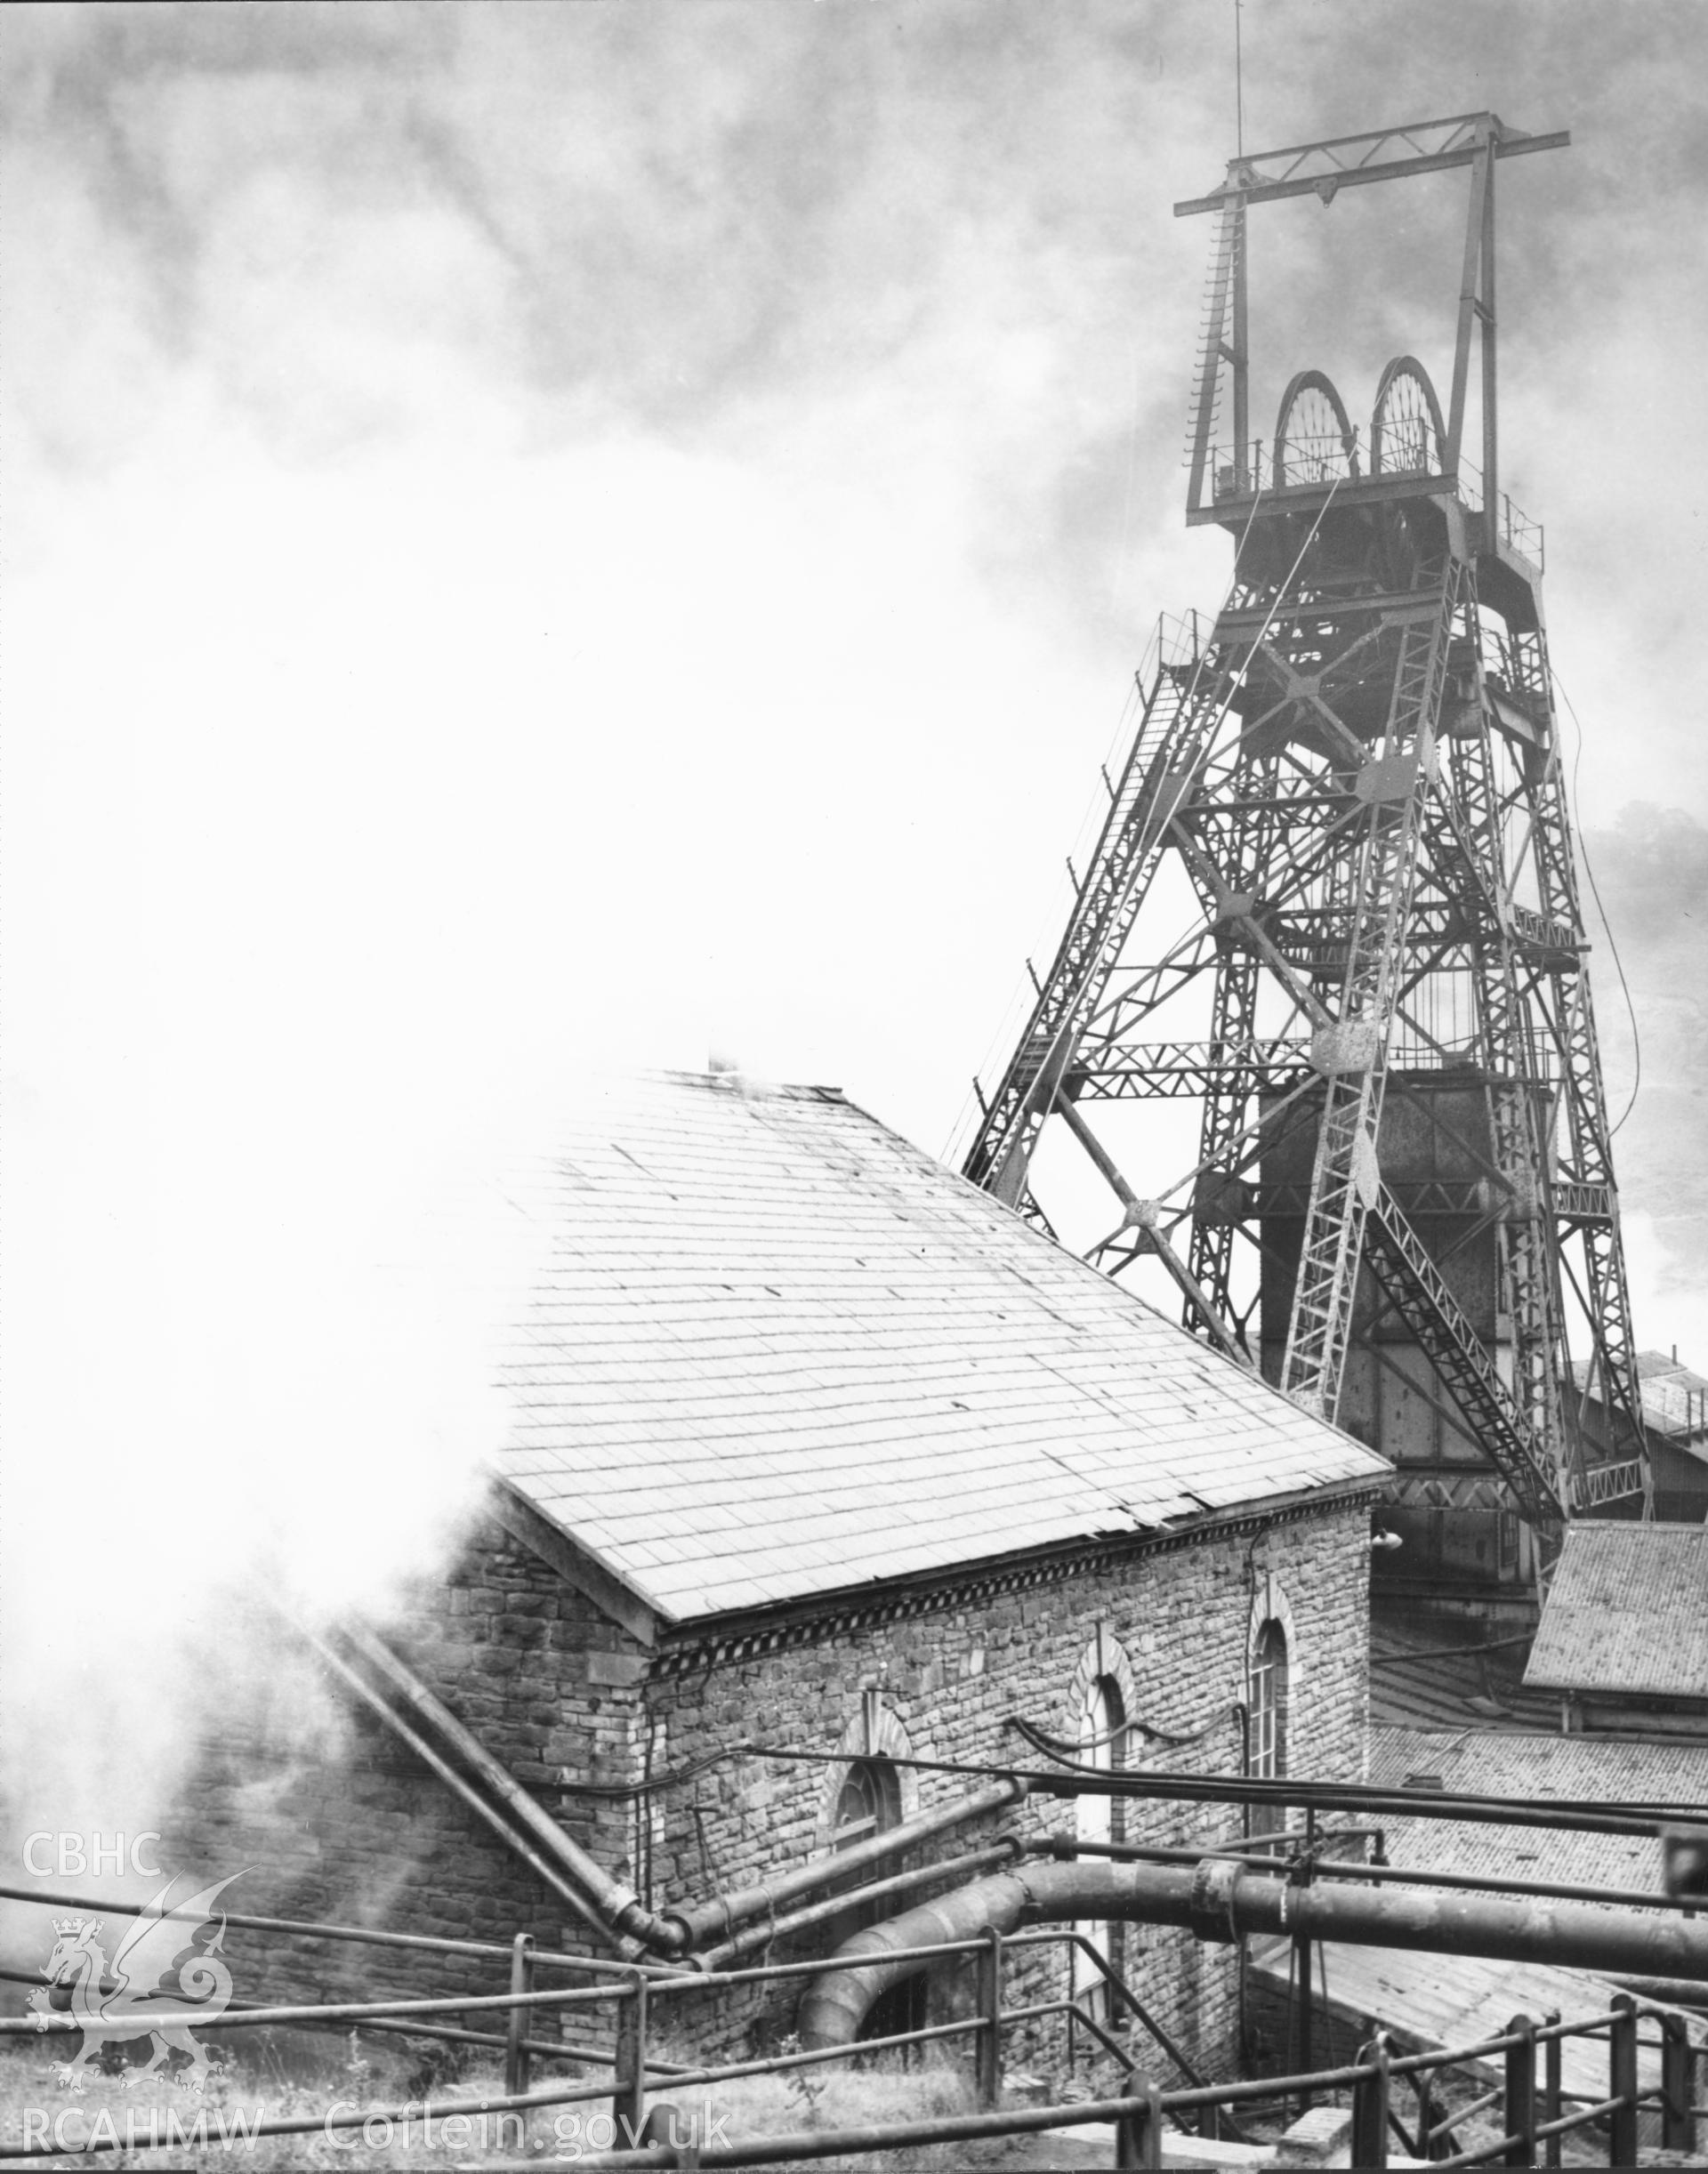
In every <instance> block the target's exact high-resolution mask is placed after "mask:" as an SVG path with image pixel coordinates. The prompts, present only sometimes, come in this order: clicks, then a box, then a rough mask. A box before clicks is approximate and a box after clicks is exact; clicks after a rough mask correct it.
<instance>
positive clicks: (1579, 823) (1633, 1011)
mask: <svg viewBox="0 0 1708 2174" xmlns="http://www.w3.org/2000/svg"><path fill="white" fill-rule="evenodd" d="M1553 680H1554V685H1555V686H1556V687H1557V688H1559V693H1560V697H1561V699H1562V700H1563V701H1564V703H1565V705H1566V708H1567V714H1568V715H1569V716H1570V718H1571V721H1572V729H1573V730H1574V731H1575V733H1576V735H1577V753H1576V754H1575V756H1574V757H1573V759H1572V778H1571V802H1572V824H1573V827H1574V829H1575V831H1576V833H1577V849H1578V851H1579V853H1580V854H1581V855H1582V856H1583V873H1584V874H1585V875H1587V876H1588V877H1589V879H1590V895H1591V898H1593V899H1594V900H1595V910H1596V912H1597V913H1598V914H1600V916H1601V926H1602V928H1603V929H1604V930H1606V932H1607V949H1608V950H1609V951H1611V952H1612V954H1613V963H1614V967H1615V970H1616V972H1617V973H1618V976H1619V986H1620V989H1621V991H1622V992H1623V995H1624V999H1625V1017H1626V1018H1627V1019H1629V1020H1630V1021H1631V1049H1632V1051H1633V1052H1634V1054H1635V1057H1636V1067H1635V1071H1634V1073H1633V1075H1632V1078H1631V1098H1630V1099H1629V1100H1628V1101H1627V1102H1626V1104H1625V1107H1624V1108H1623V1110H1621V1111H1620V1113H1619V1123H1618V1124H1615V1125H1614V1126H1613V1127H1612V1128H1611V1130H1610V1131H1608V1133H1607V1138H1608V1139H1617V1138H1618V1136H1619V1132H1620V1129H1621V1127H1622V1126H1623V1124H1624V1122H1625V1119H1626V1118H1627V1117H1629V1116H1630V1115H1631V1111H1632V1110H1634V1109H1635V1108H1636V1107H1637V1097H1638V1095H1639V1093H1640V1091H1641V1090H1642V1084H1643V1038H1642V1036H1641V1035H1640V1033H1639V1032H1638V1028H1637V1007H1636V1005H1635V1004H1633V1003H1632V1002H1631V984H1630V982H1628V981H1627V980H1626V979H1625V963H1624V961H1623V959H1622V958H1621V957H1620V956H1619V939H1618V938H1617V937H1615V934H1614V932H1613V923H1612V922H1610V921H1609V920H1608V919H1607V907H1606V906H1603V905H1602V903H1601V890H1600V886H1599V884H1598V883H1597V882H1596V880H1595V868H1594V866H1593V864H1592V863H1591V859H1590V849H1589V845H1588V842H1587V841H1586V840H1585V838H1584V835H1583V818H1582V817H1581V816H1580V815H1579V813H1578V799H1577V773H1578V769H1579V767H1580V766H1581V764H1582V763H1583V723H1582V721H1581V720H1580V719H1579V717H1578V714H1577V711H1576V708H1575V705H1574V704H1573V701H1572V698H1571V696H1570V695H1569V694H1567V691H1566V682H1565V681H1564V680H1562V679H1561V678H1560V676H1559V672H1555V673H1554V674H1553Z"/></svg>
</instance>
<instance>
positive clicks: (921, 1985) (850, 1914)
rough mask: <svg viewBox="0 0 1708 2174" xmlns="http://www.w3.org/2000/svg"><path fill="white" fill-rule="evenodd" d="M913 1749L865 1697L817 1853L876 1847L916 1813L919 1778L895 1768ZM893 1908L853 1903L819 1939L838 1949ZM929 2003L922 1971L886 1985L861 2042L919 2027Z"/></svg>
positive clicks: (849, 1730)
mask: <svg viewBox="0 0 1708 2174" xmlns="http://www.w3.org/2000/svg"><path fill="white" fill-rule="evenodd" d="M913 1749H914V1747H913V1742H912V1739H911V1738H910V1737H909V1735H908V1734H907V1730H906V1725H905V1724H904V1723H903V1721H902V1720H901V1719H900V1717H899V1716H898V1715H897V1714H895V1713H892V1712H891V1711H890V1708H889V1706H888V1705H887V1704H886V1703H885V1701H884V1697H883V1694H882V1692H880V1691H873V1690H868V1691H863V1692H862V1693H861V1695H860V1710H859V1711H858V1713H857V1714H856V1715H855V1716H854V1717H853V1719H851V1720H850V1722H849V1724H848V1727H846V1728H845V1729H844V1730H843V1731H842V1739H841V1741H840V1743H838V1744H837V1746H836V1750H837V1752H838V1755H839V1756H838V1760H837V1763H836V1764H835V1765H834V1766H833V1767H831V1768H830V1769H829V1771H828V1775H827V1778H826V1788H825V1793H824V1798H823V1800H822V1802H821V1804H820V1807H819V1813H818V1849H819V1851H820V1853H821V1854H824V1855H826V1856H834V1855H836V1854H837V1853H838V1852H840V1851H842V1850H845V1849H855V1848H858V1847H859V1846H860V1844H861V1843H862V1842H866V1841H871V1840H874V1839H875V1837H876V1836H878V1835H880V1834H882V1833H883V1832H886V1831H887V1830H888V1829H889V1828H890V1827H894V1826H899V1825H900V1824H901V1822H902V1821H903V1820H904V1819H908V1818H911V1817H912V1816H913V1815H914V1812H916V1811H917V1810H918V1809H919V1777H918V1775H917V1773H916V1772H915V1770H914V1768H913V1767H907V1766H903V1765H901V1764H899V1763H898V1762H899V1761H901V1760H903V1759H910V1758H911V1757H912V1756H913ZM898 1862H905V1860H898ZM895 1869H896V1862H891V1863H890V1864H881V1865H879V1866H877V1867H876V1868H874V1869H868V1870H867V1871H866V1872H864V1873H860V1872H855V1873H853V1874H851V1875H850V1879H851V1880H860V1879H862V1878H864V1879H868V1880H874V1879H878V1878H880V1877H882V1873H883V1872H886V1871H894V1870H895ZM844 1884H845V1883H844V1882H842V1881H840V1880H839V1881H837V1882H836V1883H835V1884H834V1885H833V1886H832V1887H831V1888H830V1889H829V1890H828V1895H834V1894H836V1893H838V1892H839V1891H840V1889H841V1888H842V1886H843V1885H844ZM827 1898H828V1897H827ZM898 1906H905V1905H898V1904H896V1903H895V1902H893V1901H890V1902H885V1901H883V1900H882V1899H881V1900H879V1901H876V1902H861V1901H859V1900H858V1899H854V1900H851V1901H850V1904H849V1907H848V1909H847V1910H846V1911H844V1912H839V1913H838V1915H836V1916H835V1917H834V1918H832V1919H830V1920H828V1921H827V1922H826V1925H825V1926H824V1928H823V1929H822V1933H821V1935H820V1936H821V1937H822V1938H823V1940H824V1941H825V1943H826V1947H827V1948H834V1947H837V1946H840V1945H841V1944H842V1941H843V1940H845V1939H847V1938H848V1936H850V1934H851V1933H856V1932H859V1931H862V1930H863V1929H864V1928H866V1926H868V1925H871V1924H875V1923H877V1922H878V1921H879V1920H881V1919H882V1918H884V1917H887V1916H890V1915H891V1914H893V1912H895V1910H896V1909H897V1908H898ZM927 2001H928V1985H927V1979H926V1975H925V1973H924V1971H923V1970H920V1971H919V1972H917V1973H915V1974H914V1976H913V1977H905V1978H903V1979H902V1980H901V1982H900V1984H899V1985H892V1986H890V1989H889V1991H888V1992H887V1993H883V1994H882V1995H881V1996H880V1997H879V1999H878V2000H877V2001H874V2003H873V2005H872V2008H871V2010H870V2011H869V2013H868V2014H867V2016H866V2021H865V2023H864V2024H863V2025H862V2026H861V2029H860V2036H861V2037H862V2038H882V2037H886V2036H888V2035H890V2033H897V2032H901V2031H916V2030H919V2029H921V2028H922V2027H923V2025H924V2023H925V2019H926V2012H927ZM917 2051H918V2049H914V2048H908V2049H906V2057H907V2059H908V2060H909V2061H911V2060H913V2059H914V2058H915V2057H917Z"/></svg>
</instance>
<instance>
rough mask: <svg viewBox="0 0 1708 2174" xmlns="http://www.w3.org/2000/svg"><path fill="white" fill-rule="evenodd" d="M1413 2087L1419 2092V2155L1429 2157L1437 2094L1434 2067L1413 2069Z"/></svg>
mask: <svg viewBox="0 0 1708 2174" xmlns="http://www.w3.org/2000/svg"><path fill="white" fill-rule="evenodd" d="M1412 2089H1414V2091H1415V2092H1416V2093H1417V2155H1418V2157H1419V2158H1420V2159H1427V2158H1428V2157H1429V2156H1430V2115H1431V2112H1432V2102H1433V2099H1434V2096H1435V2071H1434V2069H1432V2068H1414V2069H1413V2071H1412Z"/></svg>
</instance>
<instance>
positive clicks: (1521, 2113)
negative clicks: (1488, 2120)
mask: <svg viewBox="0 0 1708 2174" xmlns="http://www.w3.org/2000/svg"><path fill="white" fill-rule="evenodd" d="M1506 2027H1507V2029H1508V2031H1509V2032H1511V2033H1514V2034H1515V2035H1516V2037H1517V2040H1518V2043H1517V2044H1516V2045H1512V2046H1509V2047H1508V2048H1507V2049H1506V2091H1505V2095H1504V2097H1503V2099H1502V2101H1501V2122H1502V2125H1503V2129H1504V2130H1505V2133H1506V2135H1507V2136H1508V2137H1509V2138H1516V2139H1517V2140H1516V2142H1509V2144H1508V2145H1507V2147H1506V2149H1505V2151H1504V2152H1503V2153H1502V2154H1501V2163H1502V2165H1503V2166H1509V2167H1527V2166H1534V2165H1535V2162H1536V2026H1535V2024H1534V2023H1532V2022H1531V2020H1530V2018H1529V2017H1528V2016H1514V2017H1513V2018H1512V2020H1511V2023H1509V2024H1508V2025H1507V2026H1506Z"/></svg>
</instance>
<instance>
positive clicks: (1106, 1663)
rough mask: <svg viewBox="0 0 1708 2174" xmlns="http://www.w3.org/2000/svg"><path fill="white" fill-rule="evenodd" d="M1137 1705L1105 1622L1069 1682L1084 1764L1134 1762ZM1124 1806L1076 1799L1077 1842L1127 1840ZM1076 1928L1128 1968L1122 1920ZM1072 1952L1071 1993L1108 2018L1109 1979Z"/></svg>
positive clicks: (1080, 1951)
mask: <svg viewBox="0 0 1708 2174" xmlns="http://www.w3.org/2000/svg"><path fill="white" fill-rule="evenodd" d="M1137 1704H1138V1687H1137V1685H1136V1684H1135V1682H1134V1679H1133V1673H1132V1663H1131V1662H1130V1661H1129V1660H1128V1658H1127V1655H1126V1650H1125V1648H1124V1647H1123V1645H1122V1644H1121V1641H1120V1639H1117V1638H1116V1635H1115V1633H1114V1632H1113V1631H1112V1630H1110V1629H1109V1628H1108V1625H1107V1624H1106V1623H1099V1625H1098V1626H1097V1629H1096V1630H1095V1632H1094V1633H1093V1634H1092V1639H1091V1640H1090V1642H1089V1644H1088V1645H1087V1646H1086V1647H1085V1650H1084V1653H1082V1654H1081V1655H1080V1657H1079V1665H1078V1666H1077V1667H1076V1669H1075V1671H1074V1674H1073V1680H1072V1682H1071V1683H1070V1685H1069V1686H1068V1726H1067V1727H1066V1728H1065V1729H1064V1730H1063V1731H1062V1732H1061V1733H1062V1735H1064V1736H1065V1737H1066V1738H1067V1740H1068V1743H1071V1744H1073V1745H1075V1746H1076V1756H1077V1758H1078V1760H1079V1763H1080V1764H1081V1765H1082V1766H1086V1767H1098V1768H1100V1769H1102V1770H1104V1771H1117V1770H1118V1769H1119V1768H1121V1767H1126V1766H1131V1765H1132V1764H1133V1763H1134V1761H1133V1755H1132V1738H1131V1737H1130V1736H1129V1735H1124V1734H1122V1733H1121V1732H1122V1727H1123V1724H1124V1723H1125V1722H1129V1721H1132V1720H1133V1719H1135V1718H1136V1713H1135V1709H1136V1707H1137ZM1123 1811H1124V1806H1123V1804H1122V1802H1121V1800H1120V1799H1119V1798H1117V1797H1094V1796H1081V1797H1076V1798H1075V1800H1074V1834H1075V1838H1076V1840H1078V1841H1080V1842H1081V1843H1091V1844H1093V1845H1095V1844H1098V1843H1104V1842H1119V1841H1121V1840H1124V1826H1123V1820H1122V1813H1123ZM1074 1929H1075V1931H1076V1933H1078V1934H1079V1935H1080V1936H1081V1938H1082V1939H1084V1941H1085V1942H1086V1943H1087V1945H1089V1946H1090V1947H1092V1949H1094V1950H1095V1951H1096V1953H1098V1954H1099V1955H1101V1956H1102V1957H1103V1959H1104V1960H1105V1961H1107V1962H1108V1964H1109V1966H1110V1968H1111V1969H1114V1970H1116V1971H1117V1972H1118V1971H1119V1970H1120V1969H1122V1965H1123V1960H1124V1959H1123V1953H1122V1928H1121V1927H1120V1926H1119V1925H1118V1924H1113V1923H1104V1922H1102V1921H1101V1920H1086V1921H1085V1922H1084V1923H1083V1924H1076V1926H1075V1928H1074ZM1070 1955H1071V1962H1070V1967H1069V1971H1068V1977H1069V1988H1070V1993H1071V1997H1072V1998H1073V1999H1075V2000H1076V2001H1079V2002H1080V2003H1081V2004H1082V2005H1083V2006H1084V2007H1085V2008H1087V2009H1089V2011H1090V2012H1091V2013H1092V2015H1094V2016H1096V2017H1098V2018H1099V2019H1100V2020H1103V2019H1104V2018H1106V2017H1108V2013H1109V2009H1110V1997H1109V1991H1108V1980H1107V1978H1106V1977H1104V1975H1103V1973H1102V1972H1101V1970H1100V1969H1099V1968H1098V1966H1097V1964H1096V1962H1095V1961H1093V1960H1092V1956H1091V1955H1089V1954H1087V1953H1086V1952H1085V1949H1084V1948H1083V1947H1079V1946H1076V1947H1074V1948H1073V1949H1072V1950H1070Z"/></svg>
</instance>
